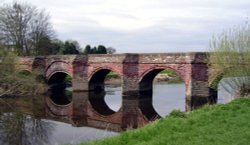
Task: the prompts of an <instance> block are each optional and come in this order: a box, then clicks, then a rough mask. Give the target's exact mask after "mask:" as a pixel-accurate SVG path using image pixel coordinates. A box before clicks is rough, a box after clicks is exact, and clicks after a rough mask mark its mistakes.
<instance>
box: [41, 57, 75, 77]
mask: <svg viewBox="0 0 250 145" xmlns="http://www.w3.org/2000/svg"><path fill="white" fill-rule="evenodd" d="M55 75H59V78H61V79H60V80H62V78H64V77H66V76H67V75H69V76H71V77H73V71H72V65H71V64H70V63H67V62H64V61H54V62H52V63H51V64H50V65H48V67H47V68H46V69H45V78H46V80H47V82H49V81H50V80H51V77H52V76H55Z"/></svg>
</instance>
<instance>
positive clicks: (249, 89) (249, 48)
mask: <svg viewBox="0 0 250 145" xmlns="http://www.w3.org/2000/svg"><path fill="white" fill-rule="evenodd" d="M210 50H211V51H212V52H213V53H211V55H210V63H211V65H212V67H213V68H214V69H215V70H218V72H220V73H221V74H222V75H223V77H225V78H228V79H225V85H224V87H225V89H226V90H228V91H229V92H230V93H235V92H231V90H237V91H236V94H235V95H236V96H247V95H250V25H249V23H248V22H246V23H244V24H243V25H240V26H238V27H236V28H233V29H230V30H228V31H224V32H223V33H222V34H221V35H219V36H217V37H214V38H213V39H212V41H211V43H210ZM215 86H216V85H215ZM216 87H217V86H216Z"/></svg>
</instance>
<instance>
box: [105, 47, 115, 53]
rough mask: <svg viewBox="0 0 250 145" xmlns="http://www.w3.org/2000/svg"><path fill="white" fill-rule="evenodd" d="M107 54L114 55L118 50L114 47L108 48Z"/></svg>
mask: <svg viewBox="0 0 250 145" xmlns="http://www.w3.org/2000/svg"><path fill="white" fill-rule="evenodd" d="M106 51H107V54H114V53H115V52H116V49H115V48H113V47H108V48H106Z"/></svg>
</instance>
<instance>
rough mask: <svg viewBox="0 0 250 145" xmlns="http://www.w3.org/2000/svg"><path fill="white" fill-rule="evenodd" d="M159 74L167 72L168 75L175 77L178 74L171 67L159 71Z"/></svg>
mask: <svg viewBox="0 0 250 145" xmlns="http://www.w3.org/2000/svg"><path fill="white" fill-rule="evenodd" d="M160 73H161V74H167V75H168V76H170V77H176V76H178V74H176V72H175V71H174V70H172V69H165V70H163V71H161V72H160Z"/></svg>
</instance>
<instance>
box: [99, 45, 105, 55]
mask: <svg viewBox="0 0 250 145" xmlns="http://www.w3.org/2000/svg"><path fill="white" fill-rule="evenodd" d="M97 53H98V54H107V50H106V47H105V46H103V45H99V46H98V47H97Z"/></svg>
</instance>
